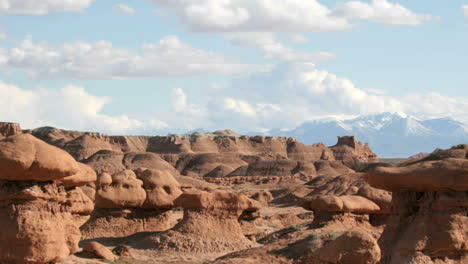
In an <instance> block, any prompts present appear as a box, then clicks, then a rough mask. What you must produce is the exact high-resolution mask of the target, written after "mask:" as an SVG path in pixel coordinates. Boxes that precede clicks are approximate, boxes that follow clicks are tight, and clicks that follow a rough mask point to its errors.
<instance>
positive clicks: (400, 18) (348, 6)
mask: <svg viewBox="0 0 468 264" xmlns="http://www.w3.org/2000/svg"><path fill="white" fill-rule="evenodd" d="M333 14H334V15H336V16H340V17H347V18H358V19H365V20H369V21H373V22H377V23H382V24H386V25H392V26H399V25H413V26H417V25H421V24H422V23H424V22H425V21H427V20H430V19H431V18H432V16H431V15H429V14H417V13H415V12H413V11H411V10H409V9H407V8H405V7H404V6H402V5H400V4H398V3H391V2H389V1H387V0H372V2H371V3H370V4H368V3H364V2H361V1H349V2H346V3H344V4H341V5H339V6H337V7H336V8H335V9H334V10H333Z"/></svg>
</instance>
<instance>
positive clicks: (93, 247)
mask: <svg viewBox="0 0 468 264" xmlns="http://www.w3.org/2000/svg"><path fill="white" fill-rule="evenodd" d="M83 252H86V253H89V254H90V255H91V256H94V257H96V258H100V259H105V260H112V261H113V260H115V259H117V257H116V256H115V255H114V253H112V251H110V249H108V248H106V247H105V246H103V245H102V244H100V243H98V242H95V241H91V242H87V243H85V244H84V245H83Z"/></svg>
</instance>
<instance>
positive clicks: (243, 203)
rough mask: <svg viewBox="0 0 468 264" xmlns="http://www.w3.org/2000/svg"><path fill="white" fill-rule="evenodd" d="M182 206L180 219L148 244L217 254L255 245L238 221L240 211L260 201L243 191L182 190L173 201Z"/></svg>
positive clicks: (255, 206)
mask: <svg viewBox="0 0 468 264" xmlns="http://www.w3.org/2000/svg"><path fill="white" fill-rule="evenodd" d="M174 204H175V206H177V207H182V208H184V217H183V219H182V220H181V221H180V222H179V223H178V224H177V225H176V226H175V227H174V228H172V229H171V230H168V231H166V232H163V233H161V234H157V235H155V236H153V237H150V238H148V240H149V241H151V247H154V248H156V249H158V250H162V251H181V252H188V253H191V254H220V253H223V252H232V251H236V250H241V249H245V248H249V247H252V246H254V245H255V243H253V242H252V241H250V240H249V239H247V238H246V237H245V236H244V234H243V232H242V228H241V226H240V224H239V222H238V218H239V216H240V215H241V214H243V213H245V212H246V211H247V212H255V211H257V210H259V209H260V207H261V205H260V203H258V202H257V201H255V200H252V199H250V198H248V197H247V196H245V195H243V194H237V193H232V192H226V191H216V192H213V193H209V192H203V191H199V190H190V191H186V192H184V193H183V194H182V195H181V196H179V197H178V198H177V199H176V200H175V201H174Z"/></svg>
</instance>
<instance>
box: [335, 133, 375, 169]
mask: <svg viewBox="0 0 468 264" xmlns="http://www.w3.org/2000/svg"><path fill="white" fill-rule="evenodd" d="M330 148H331V150H332V151H333V153H334V155H335V159H337V160H342V161H343V162H344V163H345V164H346V166H348V167H350V168H355V167H357V166H359V163H361V162H378V161H379V159H378V157H377V154H375V153H374V152H372V150H371V149H370V147H369V145H368V144H364V145H363V144H362V143H361V142H359V141H357V140H356V138H355V137H354V136H344V137H338V143H337V144H336V145H335V146H332V147H330Z"/></svg>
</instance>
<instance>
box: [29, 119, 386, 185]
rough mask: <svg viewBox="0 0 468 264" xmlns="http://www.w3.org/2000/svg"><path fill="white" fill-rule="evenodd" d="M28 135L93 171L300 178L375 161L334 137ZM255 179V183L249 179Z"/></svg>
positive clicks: (350, 140)
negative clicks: (308, 141) (312, 140)
mask: <svg viewBox="0 0 468 264" xmlns="http://www.w3.org/2000/svg"><path fill="white" fill-rule="evenodd" d="M30 133H31V134H32V135H34V136H36V137H38V138H40V139H42V140H45V141H47V142H49V143H50V144H52V145H55V146H58V147H60V148H62V149H64V150H66V151H67V152H69V153H70V154H71V155H72V156H73V157H75V158H76V159H78V160H83V162H84V163H86V164H89V165H90V166H91V167H93V168H94V169H95V170H96V171H98V172H109V173H114V172H117V171H119V170H122V169H136V168H139V167H146V168H154V169H160V168H161V167H166V168H168V169H171V167H172V168H175V169H176V170H177V171H178V172H179V173H180V174H182V175H186V176H193V177H206V178H210V180H211V179H213V178H214V179H216V178H223V177H226V176H227V177H237V176H242V177H260V176H261V177H296V178H297V177H302V178H305V179H307V178H308V179H309V180H310V179H311V178H312V177H314V176H316V175H324V174H328V173H331V172H333V173H336V175H339V173H341V172H343V171H348V172H350V171H353V170H352V169H351V168H355V167H359V166H358V165H360V164H361V163H369V162H376V161H377V156H376V155H375V154H374V153H373V152H372V151H371V150H370V148H369V146H368V145H363V144H361V143H360V142H358V141H356V140H355V138H354V137H340V138H339V140H338V143H337V144H336V145H335V146H333V147H330V148H328V147H326V146H325V145H324V144H323V143H319V144H314V145H310V146H308V145H304V144H302V143H300V142H298V141H297V140H296V139H294V138H284V137H265V136H240V135H238V134H236V133H234V132H232V131H216V132H214V133H199V132H196V133H193V134H191V135H168V136H154V137H151V136H106V135H102V134H99V133H88V132H85V133H80V132H75V131H66V130H60V129H55V128H50V127H44V128H38V129H34V130H31V131H30ZM253 180H255V179H253Z"/></svg>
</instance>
